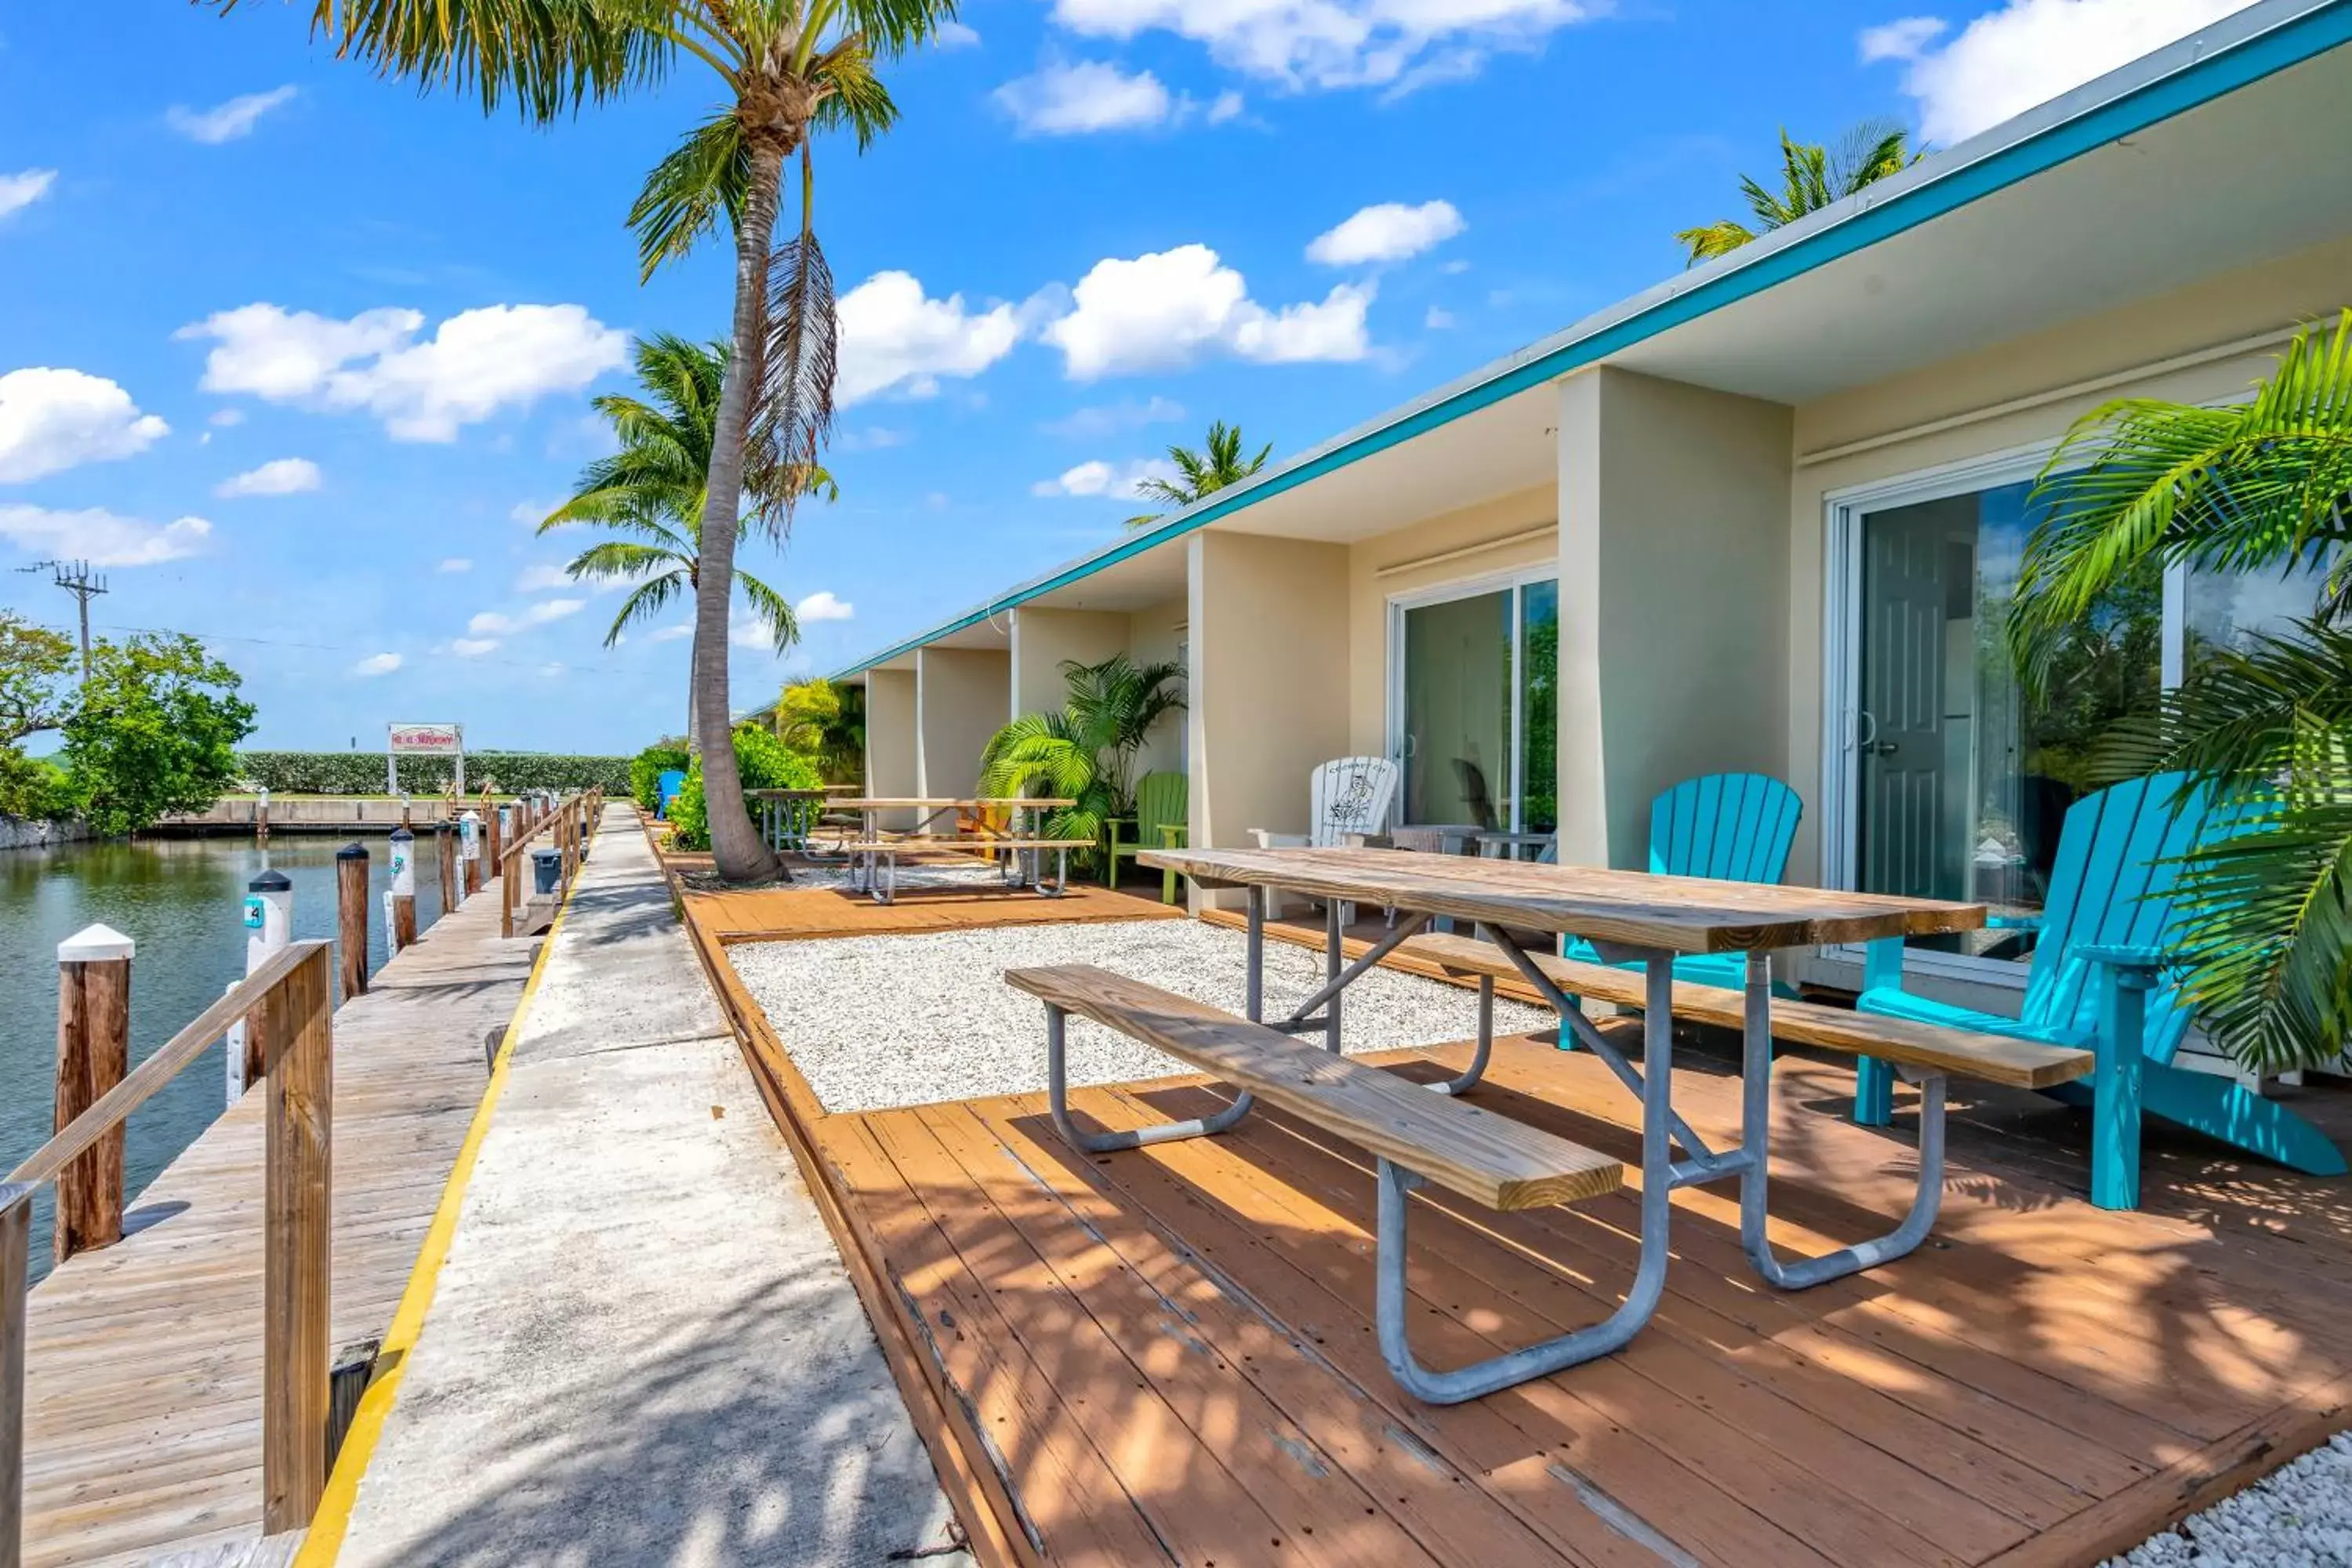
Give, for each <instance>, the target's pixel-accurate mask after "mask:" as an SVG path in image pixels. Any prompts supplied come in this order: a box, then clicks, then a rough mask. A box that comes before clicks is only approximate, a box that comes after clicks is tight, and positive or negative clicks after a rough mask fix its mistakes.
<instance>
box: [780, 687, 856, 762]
mask: <svg viewBox="0 0 2352 1568" xmlns="http://www.w3.org/2000/svg"><path fill="white" fill-rule="evenodd" d="M776 738H777V739H778V740H780V741H782V742H783V743H784V744H785V745H787V746H789V747H791V748H792V749H793V751H795V752H801V753H803V755H806V756H810V757H814V758H815V759H816V765H817V773H818V774H819V776H821V777H823V778H824V780H825V781H826V782H828V783H830V784H855V783H856V782H857V780H858V779H859V778H860V777H861V776H862V775H863V774H864V773H865V768H866V689H865V688H864V687H862V686H836V685H835V684H834V683H833V682H832V681H830V680H823V679H819V680H798V681H794V682H793V684H792V685H790V686H787V687H785V688H784V689H783V690H782V692H781V693H779V694H778V696H777V698H776Z"/></svg>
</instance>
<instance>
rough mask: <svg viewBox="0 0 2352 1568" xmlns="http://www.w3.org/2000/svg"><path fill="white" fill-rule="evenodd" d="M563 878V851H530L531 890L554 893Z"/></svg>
mask: <svg viewBox="0 0 2352 1568" xmlns="http://www.w3.org/2000/svg"><path fill="white" fill-rule="evenodd" d="M562 880H563V851H562V850H561V849H534V850H532V851H531V852H530V890H531V891H532V892H534V893H552V892H553V891H555V889H556V888H557V887H558V886H560V885H561V884H562Z"/></svg>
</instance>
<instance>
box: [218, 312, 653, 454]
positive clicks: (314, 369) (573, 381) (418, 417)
mask: <svg viewBox="0 0 2352 1568" xmlns="http://www.w3.org/2000/svg"><path fill="white" fill-rule="evenodd" d="M424 326H425V318H424V316H423V315H422V314H420V313H419V312H417V311H415V310H403V309H398V308H387V309H383V310H363V311H362V312H361V313H360V314H358V315H356V316H353V317H352V318H351V319H350V320H348V321H336V320H333V319H331V318H330V317H324V316H319V315H314V314H312V313H311V312H310V311H308V310H285V309H284V308H282V307H280V306H277V305H270V304H253V305H244V306H240V307H238V308H237V309H236V310H223V311H220V312H218V313H217V314H215V315H212V316H208V317H206V318H205V320H204V321H197V322H194V323H193V324H191V325H189V326H185V327H183V328H181V329H180V331H178V333H177V334H175V335H176V336H178V337H181V338H184V339H196V340H209V341H211V342H213V343H214V344H215V347H214V348H213V349H212V350H211V352H210V353H207V354H206V355H205V374H204V380H203V382H202V385H203V387H204V390H205V391H207V392H232V393H233V392H243V393H250V394H252V395H255V396H257V397H262V398H267V399H268V400H269V401H271V402H275V403H293V404H298V405H303V406H307V407H315V408H328V409H363V410H365V411H366V412H368V413H370V414H373V415H374V416H377V417H378V418H380V419H382V420H383V423H384V428H385V429H386V430H387V431H388V432H390V434H391V435H392V436H393V437H394V439H395V440H402V441H451V440H455V439H456V438H457V432H458V430H459V428H460V427H461V426H467V425H472V424H477V423H479V422H480V421H482V420H485V419H488V418H489V417H490V416H492V415H495V414H497V413H499V412H500V411H501V410H504V409H507V408H523V407H528V406H530V405H531V404H532V403H534V402H536V401H537V400H538V399H539V398H541V397H542V396H544V395H548V394H550V393H556V392H577V391H579V390H580V389H581V388H583V387H584V386H586V385H587V384H589V383H590V382H592V381H593V380H595V379H596V377H597V376H599V375H601V374H604V372H606V371H608V370H612V369H614V368H616V367H617V366H619V365H620V364H621V363H622V362H623V360H624V359H625V357H626V353H627V349H628V335H627V334H626V333H625V332H620V331H614V330H613V329H612V328H610V327H607V326H605V325H604V323H603V322H601V321H597V320H596V319H595V318H593V316H591V315H589V314H588V312H587V310H585V309H583V307H581V306H578V305H488V306H484V307H482V308H480V309H478V310H466V311H461V312H460V313H458V314H457V315H455V316H452V317H450V318H449V319H448V320H446V321H443V322H442V323H441V324H440V326H439V327H437V328H436V329H435V331H434V333H433V335H432V336H431V337H429V338H425V339H423V340H421V341H420V340H419V339H418V338H417V334H418V333H419V332H420V331H423V329H424Z"/></svg>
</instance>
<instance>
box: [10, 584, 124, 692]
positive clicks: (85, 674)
mask: <svg viewBox="0 0 2352 1568" xmlns="http://www.w3.org/2000/svg"><path fill="white" fill-rule="evenodd" d="M16 570H17V571H19V572H54V573H56V574H57V584H58V587H60V588H63V589H64V590H65V591H66V592H67V593H68V594H71V595H73V596H74V597H75V599H76V600H78V601H79V603H80V605H81V682H82V684H83V685H84V686H87V685H89V602H90V600H91V599H92V598H93V597H95V596H96V595H100V594H103V593H105V592H106V579H105V578H103V577H93V576H91V575H90V573H89V562H87V561H36V562H34V563H32V564H31V565H30V566H19V567H17V568H16Z"/></svg>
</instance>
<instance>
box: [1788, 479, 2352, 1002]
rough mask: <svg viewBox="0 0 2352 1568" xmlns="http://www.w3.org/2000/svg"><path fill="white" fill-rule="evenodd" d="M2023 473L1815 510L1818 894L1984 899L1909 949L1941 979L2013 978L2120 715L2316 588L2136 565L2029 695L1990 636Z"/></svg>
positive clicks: (2313, 581) (2021, 506)
mask: <svg viewBox="0 0 2352 1568" xmlns="http://www.w3.org/2000/svg"><path fill="white" fill-rule="evenodd" d="M2036 467H2037V465H2036V464H2035V463H2034V462H2032V461H2031V460H2027V459H2020V460H2017V461H2012V462H2009V463H2006V464H1998V465H1995V464H1988V465H1985V466H1984V468H1981V469H1979V472H1978V473H1976V474H1975V475H1971V476H1967V477H1964V478H1947V479H1944V480H1942V481H1941V482H1940V483H1938V482H1936V481H1925V480H1923V481H1919V482H1916V483H1914V484H1911V485H1908V486H1890V487H1886V488H1885V489H1881V490H1879V491H1878V492H1876V493H1874V494H1870V495H1866V496H1864V497H1861V498H1856V499H1853V500H1847V501H1845V502H1843V504H1840V505H1836V506H1833V507H1832V514H1831V525H1830V526H1831V546H1832V554H1831V559H1832V596H1831V600H1830V603H1831V606H1832V616H1831V624H1830V626H1829V637H1830V647H1829V648H1828V654H1829V658H1828V664H1829V670H1830V688H1831V689H1830V696H1831V699H1832V710H1831V711H1832V739H1831V742H1830V746H1829V752H1828V756H1827V758H1826V761H1827V763H1828V766H1827V767H1826V769H1825V771H1824V778H1825V780H1826V781H1827V788H1826V790H1825V792H1824V793H1825V795H1827V796H1828V799H1827V802H1826V805H1827V807H1828V810H1827V814H1826V815H1827V827H1826V830H1825V831H1826V836H1827V837H1826V844H1827V847H1828V853H1829V857H1830V861H1831V863H1830V865H1829V866H1828V867H1826V868H1825V869H1826V870H1827V871H1828V873H1829V879H1830V880H1831V881H1832V883H1833V884H1835V885H1840V886H1845V887H1853V888H1859V889H1863V890H1864V891H1868V892H1884V893H1900V894H1906V895H1911V896H1916V897H1923V898H1937V899H1958V900H1969V901H1970V902H1980V903H1983V904H1985V905H1987V906H1989V908H1990V910H1991V923H1990V926H1989V927H1988V928H1987V929H1986V930H1984V931H1976V932H1970V933H1968V934H1967V935H1965V936H1960V937H1941V938H1933V939H1922V940H1920V941H1918V942H1915V944H1914V945H1915V950H1918V949H1924V950H1927V951H1925V952H1922V953H1921V957H1922V959H1923V960H1924V963H1923V967H1925V968H1927V969H1929V970H1931V971H1932V970H1937V969H1939V968H1940V969H1942V970H1943V971H1944V972H1946V973H1953V974H1956V975H1960V974H1974V975H1977V976H1979V977H1980V978H1995V977H1998V976H2000V975H2002V974H2015V973H2017V972H2018V971H2020V970H2021V968H2022V964H2021V961H2022V960H2025V959H2027V958H2029V957H2031V955H2032V950H2033V942H2034V937H2035V932H2036V928H2037V923H2038V922H2037V921H2036V918H2035V917H2036V915H2037V913H2038V911H2039V910H2041V908H2042V900H2043V899H2044V898H2045V896H2046V895H2047V892H2048V889H2049V885H2050V878H2051V873H2052V870H2053V867H2054V865H2055V863H2056V858H2057V849H2058V834H2059V830H2060V827H2061V826H2062V824H2063V819H2064V816H2065V813H2066V808H2067V807H2068V806H2069V805H2073V804H2074V802H2075V801H2076V800H2079V799H2081V798H2082V797H2083V796H2084V795H2085V794H2088V793H2089V792H2090V791H2091V790H2093V789H2095V788H2096V787H2097V786H2098V783H2099V779H2098V774H2097V772H2096V765H2095V752H2096V749H2097V747H2098V746H2099V743H2100V742H2101V741H2102V740H2103V738H2104V737H2105V735H2106V734H2107V733H2108V732H2109V731H2111V730H2112V729H2113V728H2114V727H2115V725H2116V723H2117V721H2120V720H2123V719H2125V718H2126V717H2127V716H2131V715H2137V714H2143V713H2146V712H2147V711H2148V710H2150V709H2152V708H2153V707H2154V705H2155V704H2156V702H2157V700H2158V694H2159V693H2160V692H2161V691H2162V690H2163V689H2165V687H2166V686H2167V685H2168V683H2171V682H2176V681H2178V680H2179V677H2180V673H2181V671H2182V669H2183V668H2185V667H2186V666H2187V665H2189V664H2190V663H2192V662H2193V661H2194V660H2195V659H2196V658H2198V657H2200V651H2201V650H2202V649H2204V648H2207V647H2214V646H2227V645H2231V644H2233V643H2237V642H2240V641H2242V638H2243V637H2245V636H2246V634H2247V633H2249V632H2251V631H2259V630H2264V629H2270V628H2273V627H2275V626H2277V624H2278V623H2279V622H2280V621H2282V620H2283V619H2284V618H2285V617H2286V616H2301V615H2308V614H2309V613H2310V611H2311V608H2312V605H2313V603H2314V600H2315V593H2316V587H2317V577H2316V574H2310V573H2303V574H2285V575H2284V576H2281V575H2270V576H2266V577H2264V578H2261V579H2248V578H2226V579H2208V578H2205V577H2203V576H2196V577H2191V576H2190V575H2189V574H2186V573H2179V572H2176V573H2173V574H2165V573H2163V572H2162V571H2161V570H2160V569H2158V568H2156V567H2154V566H2153V565H2151V567H2150V568H2149V569H2148V570H2147V571H2145V572H2143V573H2142V574H2139V575H2138V576H2137V577H2136V578H2134V579H2133V580H2131V581H2129V582H2127V583H2126V584H2123V585H2122V586H2120V587H2119V588H2117V589H2116V590H2115V591H2114V592H2112V593H2111V594H2110V595H2108V596H2107V598H2106V599H2105V601H2104V602H2103V603H2101V604H2100V605H2098V606H2096V607H2095V609H2094V610H2093V611H2092V613H2091V614H2090V615H2088V616H2084V618H2083V620H2082V621H2081V622H2080V623H2079V624H2078V625H2077V626H2074V628H2073V629H2072V630H2071V631H2070V632H2069V633H2068V634H2067V635H2066V636H2065V637H2063V639H2062V640H2061V641H2060V642H2059V643H2058V644H2057V646H2056V647H2054V649H2053V653H2052V663H2051V668H2050V671H2049V679H2048V680H2047V681H2046V682H2045V683H2044V685H2043V689H2042V695H2040V696H2038V697H2037V696H2035V695H2033V694H2032V693H2030V692H2028V691H2027V690H2026V689H2025V687H2024V685H2023V683H2022V682H2021V681H2020V679H2018V672H2017V670H2016V669H2015V668H2014V667H2013V665H2012V664H2011V659H2010V656H2009V650H2008V646H2007V643H2006V642H2005V640H2004V638H2003V636H2002V629H2003V625H2004V622H2005V620H2006V618H2007V616H2008V613H2009V609H2010V605H2011V599H2012V597H2013V596H2014V594H2015V592H2016V585H2017V574H2018V568H2019V564H2020V561H2021V556H2022V554H2023V551H2024V547H2025V542H2026V539H2027V537H2028V535H2029V534H2030V533H2031V532H2032V528H2033V526H2034V523H2035V521H2036V519H2035V518H2034V516H2033V515H2032V512H2031V510H2030V509H2029V503H2028V497H2029V495H2030V494H2031V492H2032V476H2033V474H2034V472H2035V471H2036ZM1939 954H1940V955H1941V956H1940V957H1939V956H1937V955H1939Z"/></svg>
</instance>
